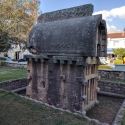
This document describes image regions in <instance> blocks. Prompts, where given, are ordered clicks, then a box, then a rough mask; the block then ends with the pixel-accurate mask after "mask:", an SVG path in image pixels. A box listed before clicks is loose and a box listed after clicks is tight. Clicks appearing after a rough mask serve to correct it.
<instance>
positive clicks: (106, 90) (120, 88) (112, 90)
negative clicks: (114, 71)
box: [98, 80, 125, 98]
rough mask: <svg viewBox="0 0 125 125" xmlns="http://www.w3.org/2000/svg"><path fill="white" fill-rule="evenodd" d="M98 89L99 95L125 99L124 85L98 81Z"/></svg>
mask: <svg viewBox="0 0 125 125" xmlns="http://www.w3.org/2000/svg"><path fill="white" fill-rule="evenodd" d="M98 87H99V88H100V92H99V93H100V94H106V95H111V96H117V97H123V98H125V83H117V82H111V81H102V80H100V81H98Z"/></svg>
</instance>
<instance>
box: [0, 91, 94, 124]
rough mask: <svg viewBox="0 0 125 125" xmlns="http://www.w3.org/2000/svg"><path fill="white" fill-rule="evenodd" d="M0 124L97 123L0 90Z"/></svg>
mask: <svg viewBox="0 0 125 125" xmlns="http://www.w3.org/2000/svg"><path fill="white" fill-rule="evenodd" d="M0 125H96V124H95V123H89V122H88V121H86V120H85V118H84V117H83V116H79V115H73V114H70V113H66V112H61V111H59V110H55V109H53V108H50V107H47V106H45V105H42V104H38V103H35V102H32V101H30V100H27V99H24V98H21V97H19V96H18V95H15V94H14V93H11V92H7V91H4V90H0Z"/></svg>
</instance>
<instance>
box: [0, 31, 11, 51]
mask: <svg viewBox="0 0 125 125" xmlns="http://www.w3.org/2000/svg"><path fill="white" fill-rule="evenodd" d="M9 48H10V43H9V41H8V34H7V33H5V32H3V31H2V30H1V29H0V52H5V51H7V50H8V49H9Z"/></svg>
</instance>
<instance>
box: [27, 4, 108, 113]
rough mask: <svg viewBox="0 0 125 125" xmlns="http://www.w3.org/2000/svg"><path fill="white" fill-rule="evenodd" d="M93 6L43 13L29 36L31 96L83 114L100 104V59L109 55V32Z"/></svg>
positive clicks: (28, 92) (29, 88)
mask: <svg viewBox="0 0 125 125" xmlns="http://www.w3.org/2000/svg"><path fill="white" fill-rule="evenodd" d="M92 12H93V5H91V4H88V5H83V6H78V7H73V8H69V9H64V10H58V11H54V12H50V13H45V14H42V15H41V16H40V17H39V18H38V23H37V24H36V25H35V26H34V28H33V29H32V30H31V32H30V34H29V39H28V42H27V47H28V49H29V51H30V52H31V53H33V55H25V59H26V60H27V61H28V66H27V70H28V79H30V83H29V85H28V87H27V95H28V96H30V97H31V98H35V99H38V100H41V101H43V102H46V103H48V104H50V105H54V106H56V107H60V108H63V109H68V110H71V111H77V112H81V113H83V112H84V111H86V110H88V109H89V108H90V107H91V106H93V105H94V104H95V103H96V102H97V91H98V90H99V88H98V87H97V84H98V59H99V57H100V56H103V57H104V56H106V52H107V29H106V22H105V21H104V20H102V15H92Z"/></svg>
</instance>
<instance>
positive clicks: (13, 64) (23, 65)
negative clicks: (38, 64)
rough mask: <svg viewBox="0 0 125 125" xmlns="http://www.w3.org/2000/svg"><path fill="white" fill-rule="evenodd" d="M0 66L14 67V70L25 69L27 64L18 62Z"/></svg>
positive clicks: (3, 63) (2, 63) (4, 63)
mask: <svg viewBox="0 0 125 125" xmlns="http://www.w3.org/2000/svg"><path fill="white" fill-rule="evenodd" d="M1 66H8V67H15V68H27V64H23V63H18V62H1Z"/></svg>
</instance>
